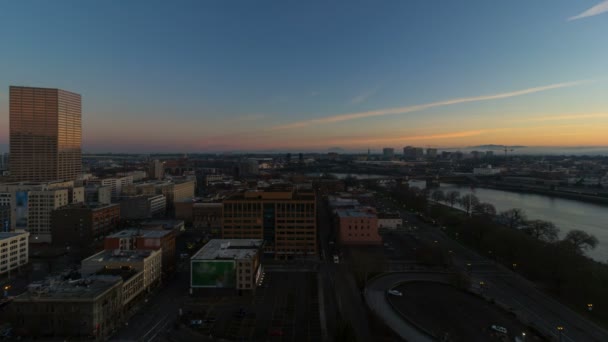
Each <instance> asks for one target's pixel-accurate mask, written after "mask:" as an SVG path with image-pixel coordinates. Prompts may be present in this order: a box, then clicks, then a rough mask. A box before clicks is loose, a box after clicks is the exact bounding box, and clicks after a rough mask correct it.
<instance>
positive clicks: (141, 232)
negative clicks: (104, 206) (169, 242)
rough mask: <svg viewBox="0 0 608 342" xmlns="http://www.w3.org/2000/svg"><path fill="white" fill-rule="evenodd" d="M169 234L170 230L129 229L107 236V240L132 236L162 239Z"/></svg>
mask: <svg viewBox="0 0 608 342" xmlns="http://www.w3.org/2000/svg"><path fill="white" fill-rule="evenodd" d="M168 234H171V231H170V230H158V229H137V228H130V229H125V230H121V231H119V232H116V233H114V234H112V235H108V236H107V237H109V238H128V237H134V236H141V237H144V238H157V239H159V238H162V237H163V236H165V235H168Z"/></svg>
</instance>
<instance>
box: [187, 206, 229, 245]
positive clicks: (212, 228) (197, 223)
mask: <svg viewBox="0 0 608 342" xmlns="http://www.w3.org/2000/svg"><path fill="white" fill-rule="evenodd" d="M223 212H224V205H223V204H222V203H195V204H194V205H193V206H192V227H193V228H194V229H200V230H202V231H204V232H205V233H206V234H208V235H209V236H211V237H213V238H220V237H221V235H222V216H223Z"/></svg>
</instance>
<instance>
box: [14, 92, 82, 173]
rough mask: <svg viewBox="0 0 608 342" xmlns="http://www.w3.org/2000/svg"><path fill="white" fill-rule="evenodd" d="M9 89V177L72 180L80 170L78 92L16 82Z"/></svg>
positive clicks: (79, 101) (80, 131) (80, 134)
mask: <svg viewBox="0 0 608 342" xmlns="http://www.w3.org/2000/svg"><path fill="white" fill-rule="evenodd" d="M9 92H10V105H9V113H10V114H9V117H10V174H11V178H12V179H14V180H15V181H35V182H46V181H54V180H75V179H76V177H77V176H78V174H79V173H80V172H81V171H82V155H81V146H80V145H81V140H82V127H81V114H82V105H81V97H80V95H79V94H75V93H71V92H68V91H65V90H60V89H50V88H31V87H15V86H11V87H10V91H9Z"/></svg>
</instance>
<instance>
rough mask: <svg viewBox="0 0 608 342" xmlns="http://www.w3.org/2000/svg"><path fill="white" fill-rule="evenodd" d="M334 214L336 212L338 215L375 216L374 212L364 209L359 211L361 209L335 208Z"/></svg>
mask: <svg viewBox="0 0 608 342" xmlns="http://www.w3.org/2000/svg"><path fill="white" fill-rule="evenodd" d="M336 214H338V216H339V217H362V218H363V217H367V218H373V217H376V215H375V214H372V213H368V212H366V211H361V210H337V211H336Z"/></svg>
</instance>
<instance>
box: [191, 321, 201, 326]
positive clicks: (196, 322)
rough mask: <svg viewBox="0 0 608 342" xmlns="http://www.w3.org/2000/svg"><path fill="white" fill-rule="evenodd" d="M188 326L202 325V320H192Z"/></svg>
mask: <svg viewBox="0 0 608 342" xmlns="http://www.w3.org/2000/svg"><path fill="white" fill-rule="evenodd" d="M190 325H192V326H195V325H203V320H202V319H193V320H191V321H190Z"/></svg>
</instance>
